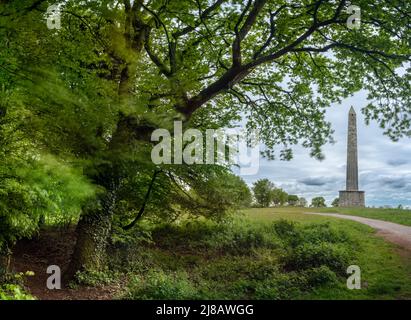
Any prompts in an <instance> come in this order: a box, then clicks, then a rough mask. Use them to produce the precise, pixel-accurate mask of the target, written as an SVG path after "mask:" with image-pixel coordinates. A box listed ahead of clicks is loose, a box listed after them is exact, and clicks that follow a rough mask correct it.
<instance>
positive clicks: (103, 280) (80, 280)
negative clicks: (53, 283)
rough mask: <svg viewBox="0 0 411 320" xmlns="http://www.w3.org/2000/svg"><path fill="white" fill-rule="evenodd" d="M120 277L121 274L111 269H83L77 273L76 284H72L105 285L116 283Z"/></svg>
mask: <svg viewBox="0 0 411 320" xmlns="http://www.w3.org/2000/svg"><path fill="white" fill-rule="evenodd" d="M118 278H119V275H118V274H116V273H115V272H112V271H110V270H108V269H107V270H104V271H95V270H89V271H82V272H77V273H76V274H75V284H74V282H73V283H72V284H71V285H72V286H73V287H75V286H76V285H84V286H88V287H97V286H104V285H109V284H112V283H114V282H115V281H116V280H117V279H118Z"/></svg>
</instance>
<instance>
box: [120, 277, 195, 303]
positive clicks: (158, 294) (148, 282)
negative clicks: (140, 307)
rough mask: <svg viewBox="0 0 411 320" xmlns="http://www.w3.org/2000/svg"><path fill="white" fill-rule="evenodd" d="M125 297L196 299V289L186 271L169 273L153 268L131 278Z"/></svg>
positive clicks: (133, 298)
mask: <svg viewBox="0 0 411 320" xmlns="http://www.w3.org/2000/svg"><path fill="white" fill-rule="evenodd" d="M128 290H129V291H128V294H127V295H126V296H125V297H124V298H125V299H131V300H151V299H153V300H184V299H195V298H196V296H195V295H196V291H195V289H194V287H193V285H192V284H191V283H190V281H189V280H188V277H187V274H185V273H184V272H180V273H178V274H177V273H176V274H167V273H165V272H163V271H161V270H151V271H149V272H148V273H147V274H146V275H144V276H143V277H140V276H135V277H133V278H132V279H131V281H130V284H129V289H128Z"/></svg>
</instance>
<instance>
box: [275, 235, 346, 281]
mask: <svg viewBox="0 0 411 320" xmlns="http://www.w3.org/2000/svg"><path fill="white" fill-rule="evenodd" d="M283 261H284V264H285V268H286V269H287V270H306V269H310V268H318V267H321V266H327V267H328V268H330V269H331V270H333V271H335V272H337V273H339V274H345V269H346V268H347V266H348V265H349V264H348V261H349V254H348V252H347V250H346V248H344V247H342V246H338V245H335V244H330V243H327V242H322V243H316V244H312V243H305V244H302V245H300V246H298V247H297V248H295V249H294V250H292V251H290V252H288V253H287V254H285V256H284V257H283Z"/></svg>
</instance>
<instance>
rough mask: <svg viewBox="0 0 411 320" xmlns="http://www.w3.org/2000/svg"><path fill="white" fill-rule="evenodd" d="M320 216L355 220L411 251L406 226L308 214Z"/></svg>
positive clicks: (325, 214)
mask: <svg viewBox="0 0 411 320" xmlns="http://www.w3.org/2000/svg"><path fill="white" fill-rule="evenodd" d="M308 214H315V215H319V216H327V217H336V218H341V219H347V220H353V221H357V222H360V223H363V224H366V225H368V226H370V227H372V228H374V229H376V230H377V231H378V233H377V234H378V235H380V236H382V237H384V238H385V239H387V240H388V241H390V242H393V243H395V244H398V245H400V246H401V247H403V248H404V249H407V250H409V251H411V227H408V226H404V225H401V224H397V223H392V222H387V221H382V220H376V219H369V218H363V217H357V216H349V215H345V214H336V213H308Z"/></svg>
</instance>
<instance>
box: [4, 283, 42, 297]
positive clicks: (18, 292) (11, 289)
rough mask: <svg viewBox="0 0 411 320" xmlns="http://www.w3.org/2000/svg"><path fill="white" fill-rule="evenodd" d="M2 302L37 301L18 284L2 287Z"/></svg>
mask: <svg viewBox="0 0 411 320" xmlns="http://www.w3.org/2000/svg"><path fill="white" fill-rule="evenodd" d="M0 300H35V299H34V297H33V296H31V295H30V294H28V293H26V292H25V291H24V289H22V288H21V287H20V286H19V285H17V284H5V285H0Z"/></svg>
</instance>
